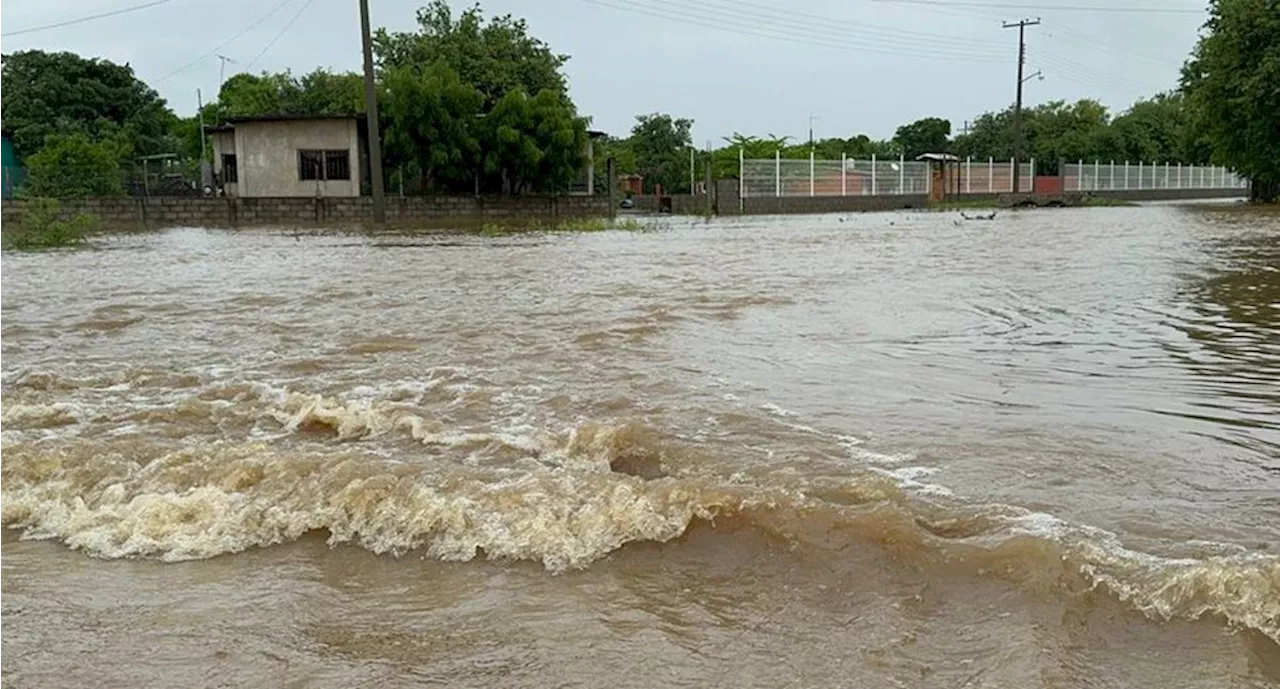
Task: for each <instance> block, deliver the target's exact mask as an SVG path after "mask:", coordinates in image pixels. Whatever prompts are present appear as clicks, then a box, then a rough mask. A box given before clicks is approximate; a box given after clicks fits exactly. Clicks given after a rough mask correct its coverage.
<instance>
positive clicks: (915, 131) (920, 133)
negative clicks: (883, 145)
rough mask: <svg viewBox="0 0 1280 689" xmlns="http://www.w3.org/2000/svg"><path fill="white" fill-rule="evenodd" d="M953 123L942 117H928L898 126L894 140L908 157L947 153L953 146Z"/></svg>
mask: <svg viewBox="0 0 1280 689" xmlns="http://www.w3.org/2000/svg"><path fill="white" fill-rule="evenodd" d="M950 139H951V123H950V122H948V121H947V120H944V119H942V118H940V117H926V118H924V119H922V120H916V121H915V122H912V123H910V124H904V125H902V126H901V127H898V131H897V132H896V133H895V134H894V135H893V140H894V142H895V143H897V144H898V146H899V147H900V148H901V149H902V152H903V154H904V155H906V156H907V157H908V158H915V157H916V156H918V155H921V154H923V153H946V152H947V151H948V150H949V149H950V148H951V141H950Z"/></svg>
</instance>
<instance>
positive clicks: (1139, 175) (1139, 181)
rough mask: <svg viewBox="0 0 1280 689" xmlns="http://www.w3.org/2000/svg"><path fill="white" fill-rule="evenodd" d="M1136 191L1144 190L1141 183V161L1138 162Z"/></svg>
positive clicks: (1144, 187)
mask: <svg viewBox="0 0 1280 689" xmlns="http://www.w3.org/2000/svg"><path fill="white" fill-rule="evenodd" d="M1138 189H1146V186H1144V185H1143V183H1142V161H1141V160H1139V161H1138Z"/></svg>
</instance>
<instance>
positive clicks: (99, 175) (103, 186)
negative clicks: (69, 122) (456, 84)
mask: <svg viewBox="0 0 1280 689" xmlns="http://www.w3.org/2000/svg"><path fill="white" fill-rule="evenodd" d="M26 162H27V174H28V179H27V186H26V189H25V191H26V193H28V194H30V195H32V196H47V197H71V198H86V197H91V196H118V195H121V194H123V193H124V184H123V180H122V179H121V172H120V153H119V152H118V151H117V150H115V149H114V148H113V147H112V145H111V144H109V143H98V142H94V141H93V140H92V139H90V138H89V136H88V135H87V134H85V133H84V132H73V133H70V134H51V135H50V136H49V137H48V138H47V139H45V145H44V146H43V147H41V148H40V150H39V151H37V152H35V153H34V154H32V155H31V156H29V157H28V158H27V161H26Z"/></svg>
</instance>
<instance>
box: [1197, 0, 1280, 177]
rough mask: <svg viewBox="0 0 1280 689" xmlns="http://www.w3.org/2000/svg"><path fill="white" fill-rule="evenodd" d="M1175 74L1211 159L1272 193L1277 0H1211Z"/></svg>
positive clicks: (1279, 27)
mask: <svg viewBox="0 0 1280 689" xmlns="http://www.w3.org/2000/svg"><path fill="white" fill-rule="evenodd" d="M1182 80H1183V89H1184V90H1185V92H1186V94H1187V99H1188V100H1189V101H1190V105H1191V117H1192V118H1194V121H1195V123H1196V125H1197V126H1198V127H1199V128H1200V130H1201V131H1202V132H1203V133H1204V137H1205V139H1206V142H1207V143H1208V144H1209V146H1210V147H1211V148H1212V151H1213V159H1214V161H1215V162H1220V163H1222V164H1225V165H1230V166H1231V167H1233V168H1235V169H1236V170H1238V171H1239V172H1241V173H1243V174H1244V175H1246V176H1247V177H1249V179H1250V180H1251V181H1252V182H1253V193H1254V197H1255V198H1256V199H1260V200H1265V201H1275V200H1277V199H1280V5H1277V4H1276V2H1275V0H1212V1H1211V3H1210V5H1209V20H1208V22H1207V23H1206V24H1205V31H1204V33H1203V35H1202V36H1201V38H1200V42H1199V44H1197V45H1196V48H1195V51H1194V52H1193V53H1192V56H1191V59H1190V60H1189V61H1188V62H1187V64H1186V66H1185V67H1184V69H1183V76H1182Z"/></svg>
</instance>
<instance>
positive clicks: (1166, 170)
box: [1164, 160, 1169, 189]
mask: <svg viewBox="0 0 1280 689" xmlns="http://www.w3.org/2000/svg"><path fill="white" fill-rule="evenodd" d="M1164 188H1165V189H1168V188H1169V161H1167V160H1166V161H1164Z"/></svg>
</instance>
